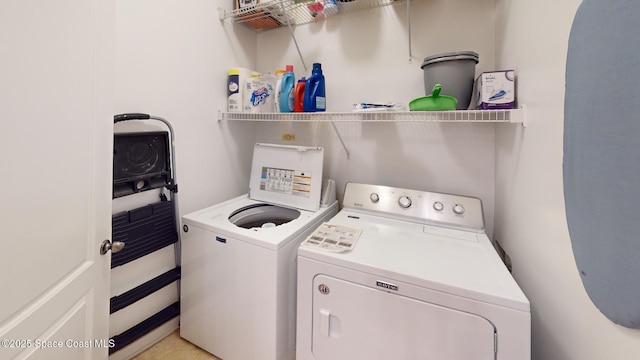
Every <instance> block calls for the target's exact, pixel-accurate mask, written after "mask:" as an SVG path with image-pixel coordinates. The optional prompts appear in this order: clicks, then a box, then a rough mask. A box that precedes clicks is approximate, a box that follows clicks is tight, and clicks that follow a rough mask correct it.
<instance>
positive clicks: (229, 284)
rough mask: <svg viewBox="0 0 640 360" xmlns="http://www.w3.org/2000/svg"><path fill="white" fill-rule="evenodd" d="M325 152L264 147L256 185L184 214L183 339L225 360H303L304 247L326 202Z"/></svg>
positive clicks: (258, 149)
mask: <svg viewBox="0 0 640 360" xmlns="http://www.w3.org/2000/svg"><path fill="white" fill-rule="evenodd" d="M322 161H323V149H322V148H318V147H301V146H282V145H272V144H260V143H259V144H256V145H255V148H254V155H253V163H252V170H251V179H250V181H249V183H250V190H249V193H248V194H247V195H243V196H239V197H236V198H233V199H230V200H228V201H225V202H223V203H220V204H217V205H213V206H211V207H208V208H205V209H202V210H199V211H196V212H193V213H191V214H188V215H185V216H184V217H183V218H182V222H183V236H182V254H181V259H182V264H181V266H182V277H181V297H180V336H181V337H183V338H184V339H186V340H188V341H190V342H192V343H193V344H195V345H197V346H199V347H201V348H202V349H204V350H206V351H208V352H210V353H212V354H214V355H216V356H217V357H220V358H222V359H225V360H251V359H273V360H281V359H287V360H290V359H293V358H294V357H295V310H296V303H295V302H296V290H295V287H296V250H297V247H298V245H300V243H301V242H302V241H303V240H304V239H305V238H306V237H307V235H308V234H309V233H311V232H312V231H313V230H314V229H315V228H316V227H317V226H318V225H320V224H321V223H322V222H324V221H326V220H327V219H329V218H331V216H333V215H335V214H336V213H337V211H338V204H337V201H335V195H334V198H333V201H332V202H329V203H328V204H326V205H324V206H321V204H320V197H321V196H320V195H321V186H322Z"/></svg>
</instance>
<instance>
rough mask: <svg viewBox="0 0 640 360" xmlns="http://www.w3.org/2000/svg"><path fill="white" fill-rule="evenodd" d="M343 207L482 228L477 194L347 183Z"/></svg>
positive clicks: (410, 218)
mask: <svg viewBox="0 0 640 360" xmlns="http://www.w3.org/2000/svg"><path fill="white" fill-rule="evenodd" d="M343 207H344V208H349V209H355V210H358V211H365V212H372V213H383V214H385V215H386V216H389V217H394V218H400V219H406V220H410V221H418V222H422V223H426V224H431V225H441V226H445V227H452V228H459V229H465V230H473V231H477V232H482V231H484V216H483V213H482V201H481V200H480V199H478V198H476V197H469V196H463V195H454V194H444V193H436V192H429V191H421V190H411V189H404V188H396V187H390V186H382V185H370V184H361V183H348V184H347V186H346V188H345V192H344V199H343Z"/></svg>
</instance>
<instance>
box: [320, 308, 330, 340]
mask: <svg viewBox="0 0 640 360" xmlns="http://www.w3.org/2000/svg"><path fill="white" fill-rule="evenodd" d="M330 322H331V311H329V310H327V309H320V334H321V335H324V336H326V337H329V323H330Z"/></svg>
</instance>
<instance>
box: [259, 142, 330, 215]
mask: <svg viewBox="0 0 640 360" xmlns="http://www.w3.org/2000/svg"><path fill="white" fill-rule="evenodd" d="M323 154H324V150H323V148H321V147H309V146H292V145H276V144H264V143H256V144H255V146H254V148H253V162H252V164H251V178H250V179H249V198H251V199H253V200H256V201H264V202H268V203H272V204H279V205H284V206H290V207H294V208H297V209H304V210H311V211H316V210H318V209H319V208H320V193H321V187H322V161H323Z"/></svg>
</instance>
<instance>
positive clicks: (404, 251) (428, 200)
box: [296, 183, 531, 360]
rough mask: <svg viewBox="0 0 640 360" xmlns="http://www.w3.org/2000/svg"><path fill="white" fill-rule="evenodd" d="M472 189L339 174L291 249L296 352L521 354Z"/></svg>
mask: <svg viewBox="0 0 640 360" xmlns="http://www.w3.org/2000/svg"><path fill="white" fill-rule="evenodd" d="M530 333H531V317H530V306H529V301H528V300H527V298H526V297H525V295H524V294H523V292H522V291H521V289H520V288H519V287H518V285H517V284H516V282H515V281H514V279H513V277H512V276H511V274H510V273H509V271H508V270H507V268H506V266H505V265H504V264H503V262H502V261H501V259H500V257H499V256H498V255H497V252H496V251H495V250H494V247H493V246H492V244H491V242H490V240H489V239H488V237H487V236H486V235H485V233H484V219H483V214H482V204H481V201H480V200H479V199H477V198H471V197H465V196H457V195H450V194H439V193H432V192H424V191H416V190H409V189H402V188H393V187H386V186H376V185H369V184H356V183H349V184H347V186H346V189H345V193H344V201H343V210H341V211H340V212H339V213H338V214H337V215H336V216H334V217H333V218H332V219H330V220H329V221H328V222H327V223H326V224H323V225H322V226H321V227H320V228H318V229H317V230H316V231H315V232H314V233H312V234H311V235H310V236H309V237H308V238H307V239H306V240H305V241H304V242H303V243H302V244H301V245H300V248H299V249H298V310H297V348H296V352H297V359H299V360H307V359H317V360H350V359H368V360H369V359H385V360H388V359H397V360H414V359H437V360H471V359H473V360H496V359H498V360H526V359H530V347H531V340H530V338H531V335H530Z"/></svg>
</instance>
